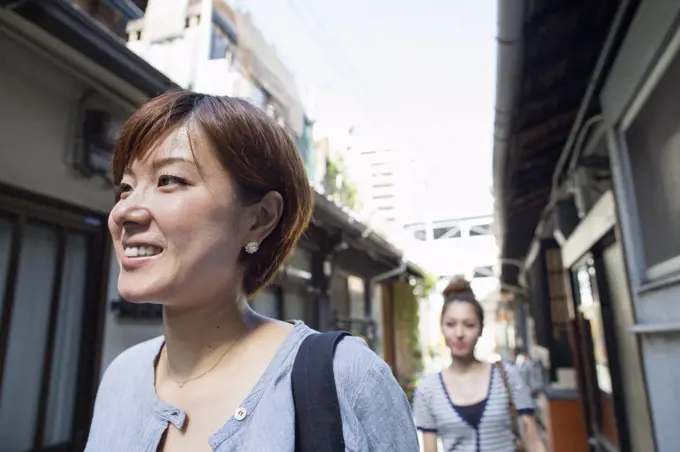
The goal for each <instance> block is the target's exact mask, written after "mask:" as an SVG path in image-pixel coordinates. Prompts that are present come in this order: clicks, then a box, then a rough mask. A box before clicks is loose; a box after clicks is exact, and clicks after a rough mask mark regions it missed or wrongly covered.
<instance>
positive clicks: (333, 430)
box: [291, 331, 349, 452]
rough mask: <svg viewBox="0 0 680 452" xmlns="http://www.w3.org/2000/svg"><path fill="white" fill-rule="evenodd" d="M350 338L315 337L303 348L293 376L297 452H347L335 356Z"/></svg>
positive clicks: (332, 334)
mask: <svg viewBox="0 0 680 452" xmlns="http://www.w3.org/2000/svg"><path fill="white" fill-rule="evenodd" d="M348 335H349V333H347V332H346V331H331V332H328V333H315V334H310V335H309V336H307V337H306V338H305V339H304V340H303V341H302V344H300V348H299V350H298V353H297V356H296V357H295V362H294V363H293V373H292V376H291V379H292V384H293V402H294V404H295V451H296V452H319V451H323V452H345V438H344V436H343V433H342V418H341V416H340V403H339V402H338V393H337V390H336V387H335V377H334V374H333V355H334V354H335V347H336V346H337V345H338V342H340V341H341V340H342V338H343V337H345V336H348Z"/></svg>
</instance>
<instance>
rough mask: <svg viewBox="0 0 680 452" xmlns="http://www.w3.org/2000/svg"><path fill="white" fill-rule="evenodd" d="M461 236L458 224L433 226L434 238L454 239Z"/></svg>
mask: <svg viewBox="0 0 680 452" xmlns="http://www.w3.org/2000/svg"><path fill="white" fill-rule="evenodd" d="M460 236H461V233H460V228H459V227H458V226H446V227H439V228H434V239H435V240H438V239H456V238H459V237H460Z"/></svg>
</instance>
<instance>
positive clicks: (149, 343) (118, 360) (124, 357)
mask: <svg viewBox="0 0 680 452" xmlns="http://www.w3.org/2000/svg"><path fill="white" fill-rule="evenodd" d="M164 340H165V339H164V337H163V336H158V337H155V338H153V339H149V340H146V341H144V342H140V343H138V344H135V345H133V346H131V347H129V348H127V349H125V350H123V351H122V352H121V353H120V354H118V356H116V357H115V358H114V359H113V361H111V363H110V364H109V365H108V367H107V368H106V371H105V372H104V375H103V377H102V384H104V383H115V382H117V381H119V380H120V379H124V380H126V381H130V379H134V378H135V377H143V376H144V375H145V374H146V372H149V371H151V372H152V371H153V362H154V361H155V359H156V356H157V355H158V352H159V351H160V348H161V346H162V345H163V342H164Z"/></svg>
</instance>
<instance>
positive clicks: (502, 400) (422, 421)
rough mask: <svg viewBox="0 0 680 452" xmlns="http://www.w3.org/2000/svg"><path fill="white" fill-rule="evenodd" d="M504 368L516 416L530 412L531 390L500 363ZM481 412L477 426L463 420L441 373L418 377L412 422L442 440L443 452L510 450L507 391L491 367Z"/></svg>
mask: <svg viewBox="0 0 680 452" xmlns="http://www.w3.org/2000/svg"><path fill="white" fill-rule="evenodd" d="M503 366H505V369H506V370H507V374H508V380H509V382H510V388H511V389H512V392H513V397H514V402H515V406H516V407H517V411H518V412H519V414H520V415H524V414H534V405H533V401H532V398H531V393H530V391H529V389H528V388H527V386H526V385H525V384H524V382H523V381H522V378H521V377H520V375H519V373H518V371H517V369H516V368H515V367H514V366H512V365H509V364H505V363H504V364H503ZM483 404H484V407H483V413H482V415H481V420H480V422H479V424H478V425H477V426H472V425H470V424H468V423H467V422H466V421H465V417H464V416H461V414H460V413H459V411H458V410H459V408H458V407H456V406H455V405H454V404H453V403H452V402H451V398H450V397H449V394H448V392H447V389H446V387H445V385H444V379H443V378H442V374H441V372H439V373H436V374H432V375H428V376H426V377H424V378H422V379H421V380H420V383H419V384H418V387H417V388H416V392H415V395H414V400H413V411H414V414H415V418H416V425H417V426H418V429H419V430H422V431H424V432H434V433H437V436H439V438H440V439H441V440H442V443H443V445H444V450H445V451H446V452H451V451H455V452H505V451H511V450H514V446H513V432H512V422H511V417H510V410H509V407H508V392H507V390H506V389H505V384H504V383H503V377H502V375H501V374H500V372H498V369H496V367H495V366H492V367H491V378H490V381H489V391H488V395H487V398H486V400H485V401H484V402H483Z"/></svg>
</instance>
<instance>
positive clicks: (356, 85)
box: [232, 0, 496, 218]
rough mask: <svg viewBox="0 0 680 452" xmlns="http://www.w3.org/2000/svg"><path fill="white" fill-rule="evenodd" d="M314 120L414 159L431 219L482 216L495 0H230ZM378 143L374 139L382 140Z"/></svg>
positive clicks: (487, 200) (486, 203)
mask: <svg viewBox="0 0 680 452" xmlns="http://www.w3.org/2000/svg"><path fill="white" fill-rule="evenodd" d="M232 3H233V4H234V5H235V6H236V7H237V8H239V9H242V10H246V11H249V12H250V14H251V16H252V18H253V21H254V23H255V24H256V26H258V28H259V29H260V30H261V32H262V33H263V35H264V36H265V39H267V41H269V42H270V43H271V44H272V45H274V47H275V48H276V50H277V52H278V54H279V56H280V57H281V59H282V60H283V61H284V63H285V64H286V66H287V67H288V68H289V69H290V70H291V72H293V74H294V76H295V77H296V80H297V82H298V85H299V86H300V87H301V94H302V95H303V97H305V98H309V95H310V94H313V96H314V97H313V98H314V99H315V100H316V102H315V103H316V113H317V114H318V116H319V117H321V118H324V119H329V120H335V121H343V120H347V118H350V120H351V121H352V122H353V123H355V127H356V131H357V136H359V137H362V139H364V140H365V141H370V142H372V143H380V144H377V145H384V146H386V147H399V148H402V149H403V150H405V152H407V153H410V154H412V155H414V156H416V158H417V159H419V160H420V162H421V164H422V166H423V167H424V169H425V172H426V173H427V174H428V189H429V191H430V196H431V199H430V202H431V204H432V205H433V206H435V207H433V209H434V210H436V212H433V214H432V215H433V216H435V217H441V218H455V217H465V216H475V215H483V214H490V213H491V211H492V208H493V201H492V198H491V185H492V180H491V175H492V166H491V162H492V158H491V156H492V146H493V120H494V100H495V77H496V68H495V65H496V41H495V36H496V1H495V0H420V1H417V2H413V1H406V0H342V1H339V0H232ZM383 143H384V144H383Z"/></svg>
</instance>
